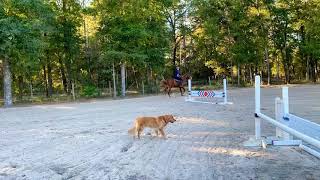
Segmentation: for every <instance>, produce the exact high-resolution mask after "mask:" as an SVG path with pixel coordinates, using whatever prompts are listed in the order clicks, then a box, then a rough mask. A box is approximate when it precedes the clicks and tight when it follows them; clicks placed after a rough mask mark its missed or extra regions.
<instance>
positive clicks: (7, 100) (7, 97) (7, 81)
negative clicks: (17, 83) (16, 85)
mask: <svg viewBox="0 0 320 180" xmlns="http://www.w3.org/2000/svg"><path fill="white" fill-rule="evenodd" d="M11 86H12V77H11V71H10V64H9V59H8V57H7V56H5V57H4V61H3V93H4V107H10V106H12V89H11V88H12V87H11Z"/></svg>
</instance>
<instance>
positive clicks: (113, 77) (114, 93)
mask: <svg viewBox="0 0 320 180" xmlns="http://www.w3.org/2000/svg"><path fill="white" fill-rule="evenodd" d="M112 79H113V97H114V98H116V97H117V84H116V72H115V69H114V63H113V64H112Z"/></svg>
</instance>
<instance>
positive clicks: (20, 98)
mask: <svg viewBox="0 0 320 180" xmlns="http://www.w3.org/2000/svg"><path fill="white" fill-rule="evenodd" d="M18 86H19V100H22V98H23V77H22V76H18Z"/></svg>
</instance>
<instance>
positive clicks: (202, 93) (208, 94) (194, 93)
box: [186, 79, 232, 104]
mask: <svg viewBox="0 0 320 180" xmlns="http://www.w3.org/2000/svg"><path fill="white" fill-rule="evenodd" d="M188 92H189V94H188V98H187V99H186V101H189V102H198V103H205V104H232V102H228V94H227V80H226V79H223V91H222V92H218V91H212V90H192V81H191V79H189V80H188ZM195 98H223V101H222V102H217V103H213V102H208V101H200V100H195Z"/></svg>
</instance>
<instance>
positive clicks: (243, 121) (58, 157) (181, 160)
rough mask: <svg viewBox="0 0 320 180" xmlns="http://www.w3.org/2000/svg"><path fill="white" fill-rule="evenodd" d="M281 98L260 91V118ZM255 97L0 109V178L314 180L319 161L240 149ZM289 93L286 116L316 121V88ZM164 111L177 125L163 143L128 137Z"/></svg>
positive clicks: (286, 151)
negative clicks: (136, 122) (139, 123)
mask: <svg viewBox="0 0 320 180" xmlns="http://www.w3.org/2000/svg"><path fill="white" fill-rule="evenodd" d="M280 92H281V91H280V89H274V88H270V89H262V108H263V111H264V112H265V113H267V114H270V115H273V112H274V110H273V108H274V105H273V104H274V98H275V97H276V96H280ZM304 92H308V93H307V94H303V95H301V94H302V93H304ZM253 93H254V90H253V89H235V90H231V91H230V101H233V102H234V105H229V106H219V105H208V104H196V103H186V102H184V99H183V98H182V97H176V98H170V99H169V98H167V97H165V96H155V97H147V98H137V99H127V100H117V101H97V102H90V103H79V104H60V105H47V106H33V107H25V108H10V109H0V179H1V180H2V179H5V180H6V179H97V180H98V179H99V180H100V179H112V180H114V179H130V180H134V179H137V180H141V179H195V180H202V179H228V180H229V179H319V177H320V160H319V159H317V158H315V157H313V156H311V155H309V154H307V153H306V152H304V151H301V150H299V148H293V147H269V148H267V149H266V150H262V149H260V148H246V147H243V145H242V143H243V142H244V141H246V140H247V139H248V138H249V136H250V135H253V133H254V129H253V126H254V124H253V109H254V104H253V103H254V99H253V98H254V97H253ZM289 94H290V108H291V109H290V111H291V112H296V114H298V115H300V116H302V117H305V118H308V119H312V120H313V121H314V122H317V123H320V103H319V102H320V87H319V86H301V87H292V88H290V89H289ZM168 113H173V114H174V115H176V116H177V119H178V122H177V123H174V124H169V126H168V128H167V129H166V132H167V134H168V139H167V140H162V139H159V138H156V137H152V136H150V135H146V136H143V138H142V139H141V140H133V139H132V137H130V136H128V135H127V129H128V128H130V127H131V126H132V121H133V119H134V118H135V117H136V116H139V115H152V116H153V115H161V114H168ZM263 128H264V129H263V130H264V131H263V132H264V135H267V134H272V133H273V132H274V128H273V127H271V126H270V125H267V124H263Z"/></svg>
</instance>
